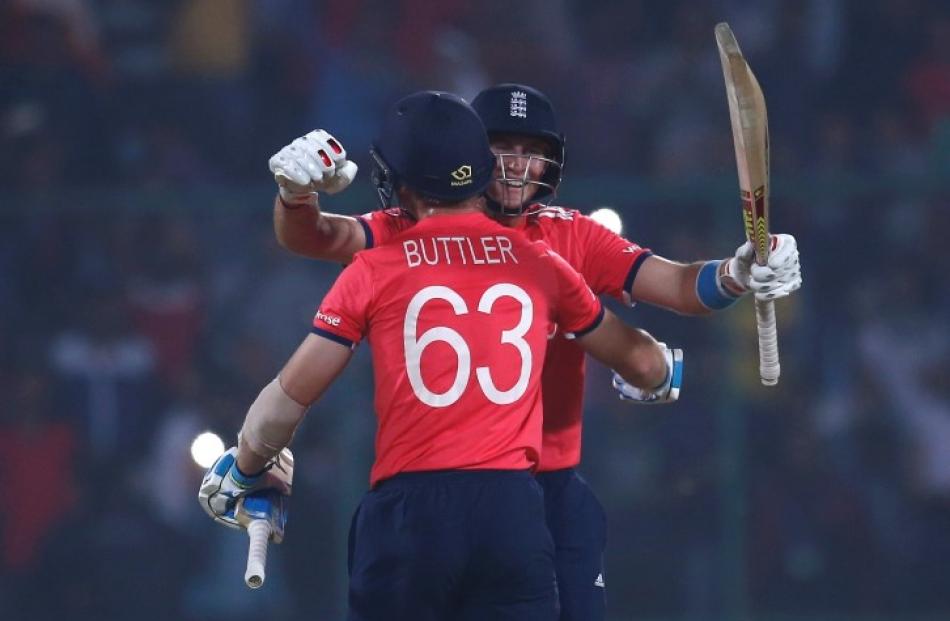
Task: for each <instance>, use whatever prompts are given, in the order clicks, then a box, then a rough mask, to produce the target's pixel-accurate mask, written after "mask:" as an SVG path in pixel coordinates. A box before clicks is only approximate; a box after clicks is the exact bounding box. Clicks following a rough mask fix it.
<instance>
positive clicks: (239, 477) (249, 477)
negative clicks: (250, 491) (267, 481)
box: [229, 460, 263, 489]
mask: <svg viewBox="0 0 950 621" xmlns="http://www.w3.org/2000/svg"><path fill="white" fill-rule="evenodd" d="M229 474H230V476H231V480H232V481H234V482H235V483H237V485H238V487H242V488H244V489H247V488H249V487H253V486H254V484H256V483H257V482H258V481H260V479H261V475H262V474H263V472H258V473H257V474H244V473H243V472H241V469H240V468H238V465H237V460H235V463H234V466H232V467H231V471H230V473H229Z"/></svg>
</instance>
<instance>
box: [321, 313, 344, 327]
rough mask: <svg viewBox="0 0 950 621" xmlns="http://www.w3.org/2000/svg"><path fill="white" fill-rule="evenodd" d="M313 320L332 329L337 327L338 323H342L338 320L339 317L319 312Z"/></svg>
mask: <svg viewBox="0 0 950 621" xmlns="http://www.w3.org/2000/svg"><path fill="white" fill-rule="evenodd" d="M315 319H318V320H320V321H322V322H323V323H325V324H327V325H331V326H333V327H334V328H335V327H337V326H339V325H340V322H341V321H342V319H340V317H339V316H337V315H325V314H324V313H323V312H321V311H317V316H316V317H315Z"/></svg>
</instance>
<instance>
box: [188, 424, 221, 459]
mask: <svg viewBox="0 0 950 621" xmlns="http://www.w3.org/2000/svg"><path fill="white" fill-rule="evenodd" d="M223 452H224V442H223V441H222V440H221V438H219V437H218V435H217V434H215V433H211V432H210V431H206V432H204V433H201V434H198V437H196V438H195V439H194V441H193V442H192V443H191V458H192V459H194V460H195V463H196V464H198V465H199V466H201V467H202V468H209V467H211V464H213V463H214V460H216V459H217V458H218V456H219V455H221V453H223Z"/></svg>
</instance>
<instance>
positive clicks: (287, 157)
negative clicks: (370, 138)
mask: <svg viewBox="0 0 950 621" xmlns="http://www.w3.org/2000/svg"><path fill="white" fill-rule="evenodd" d="M267 165H268V167H269V168H270V171H271V172H272V173H274V180H275V181H276V182H277V185H278V186H280V198H281V199H282V200H283V201H284V203H286V204H288V205H300V204H303V203H312V202H313V200H314V197H315V196H316V193H317V192H326V193H327V194H336V193H337V192H342V191H343V190H345V189H346V188H347V186H349V185H350V183H352V181H353V179H354V178H355V177H356V172H357V170H358V167H357V166H356V164H355V163H354V162H351V161H350V160H348V159H346V149H344V148H343V145H341V144H340V142H339V141H338V140H337V139H336V138H334V137H333V136H331V135H330V134H328V133H327V132H325V131H324V130H322V129H318V130H315V131H312V132H310V133H309V134H307V135H306V136H302V137H300V138H297V139H296V140H294V141H293V142H291V143H290V144H289V145H287V146H286V147H284V148H283V149H281V150H280V151H278V152H277V153H275V154H274V156H273V157H271V158H270V160H269V161H268V163H267Z"/></svg>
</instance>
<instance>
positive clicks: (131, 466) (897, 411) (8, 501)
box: [0, 0, 950, 621]
mask: <svg viewBox="0 0 950 621" xmlns="http://www.w3.org/2000/svg"><path fill="white" fill-rule="evenodd" d="M947 6H948V5H947V3H945V2H938V1H936V0H933V1H925V0H866V1H858V0H811V1H805V0H802V1H791V0H789V1H780V0H765V1H760V2H751V1H750V2H742V1H739V0H714V1H708V2H698V1H697V2H691V1H686V0H678V1H673V0H666V1H665V2H662V3H660V2H648V1H646V0H640V1H635V0H627V1H623V2H621V1H587V2H579V1H570V0H521V1H520V2H504V1H500V0H483V1H481V2H463V1H462V0H441V1H439V2H436V1H435V0H432V1H425V0H401V1H390V2H382V1H379V2H372V1H359V0H347V1H346V2H320V1H304V0H257V1H252V0H192V1H164V2H162V1H157V0H156V1H153V2H149V1H145V0H85V1H84V0H50V1H48V2H38V1H35V0H34V1H29V0H7V1H6V2H4V3H2V4H0V316H2V321H0V394H2V395H4V397H5V398H4V399H2V402H0V489H2V490H4V497H3V499H2V500H0V541H2V545H0V551H2V553H0V577H2V580H0V616H2V618H3V619H5V620H10V621H21V620H27V619H29V620H31V621H45V620H57V621H59V620H73V619H76V620H79V619H97V620H113V619H115V620H124V619H130V620H136V621H145V620H148V619H162V620H167V619H181V620H196V621H197V620H203V619H213V620H217V619H222V620H224V619H227V620H229V621H240V620H242V619H248V620H257V619H260V618H268V619H275V620H282V619H287V620H296V619H338V618H341V616H342V610H343V607H344V602H345V583H346V579H345V576H346V571H345V568H346V562H345V539H346V532H347V529H348V525H349V517H350V513H351V511H352V509H353V508H354V507H355V506H356V503H357V502H358V499H359V496H360V494H361V493H362V492H363V491H364V490H365V487H366V483H367V477H368V465H369V462H370V460H371V458H372V444H371V440H372V435H373V431H374V421H373V415H372V405H371V404H372V375H371V370H370V368H369V356H368V355H367V353H366V351H362V352H361V353H360V354H359V355H358V357H357V359H356V360H355V361H354V363H353V364H352V365H351V367H350V368H349V369H348V370H347V371H346V372H345V374H344V375H343V376H342V378H341V379H340V381H339V382H338V383H337V386H335V387H334V389H333V390H332V391H331V393H330V394H329V395H328V396H327V397H326V398H325V399H324V400H323V401H322V402H321V403H319V404H318V405H317V406H315V407H314V408H313V410H312V411H311V414H310V416H309V418H308V420H307V422H306V424H305V426H304V427H303V428H302V430H301V432H300V433H299V434H298V438H297V440H296V443H295V451H296V455H297V463H298V467H297V475H296V483H297V485H296V488H297V489H296V493H295V495H294V498H293V502H292V507H291V516H290V522H289V526H288V533H287V541H286V542H285V544H284V545H282V546H280V547H279V548H276V547H275V548H272V554H271V562H270V570H271V572H270V576H269V581H268V584H267V585H266V587H265V588H264V589H263V590H261V591H259V592H250V591H248V590H247V589H246V588H245V587H244V586H243V585H242V580H241V578H242V575H243V563H244V554H245V551H246V550H245V542H246V539H245V538H243V536H242V535H239V534H237V533H235V532H233V531H228V530H225V529H222V528H219V527H217V526H215V525H213V524H212V522H211V521H210V520H208V519H207V517H206V516H205V515H204V514H203V513H202V512H201V511H200V509H199V508H198V506H197V504H196V502H195V494H196V490H197V487H198V482H199V480H200V477H201V474H202V472H201V469H200V468H199V467H197V466H196V465H195V464H194V463H193V462H192V461H191V458H190V456H189V448H188V447H189V445H190V443H191V440H192V438H193V437H194V436H195V435H196V434H197V433H199V432H200V431H203V430H205V429H211V430H214V431H216V432H218V433H219V434H221V435H222V436H223V437H224V438H225V441H226V442H228V443H231V442H232V441H233V437H234V433H235V432H236V430H237V428H238V426H239V424H240V421H241V420H242V418H243V416H244V413H245V412H246V409H247V406H248V405H249V404H250V402H251V401H252V400H253V398H254V397H255V396H256V394H257V392H258V391H259V389H260V388H261V386H263V385H264V384H265V383H266V382H268V381H269V380H270V379H271V378H272V377H273V376H274V374H275V373H276V372H277V370H278V369H279V367H280V365H281V364H282V363H283V361H284V360H285V359H286V357H287V356H288V355H289V353H290V352H291V351H292V350H293V348H294V347H295V345H296V344H297V342H298V341H299V340H300V339H301V338H302V337H303V336H304V335H305V334H306V333H307V331H308V326H309V321H310V318H311V316H312V313H313V311H314V309H315V307H316V305H317V303H318V302H319V300H320V299H321V297H322V295H323V294H324V293H325V292H326V290H327V289H328V287H329V284H330V283H331V282H332V280H333V278H334V277H335V275H336V274H337V273H338V271H339V268H338V267H337V266H333V265H328V264H321V263H316V262H312V261H308V260H305V259H301V258H298V257H294V256H291V255H289V254H288V253H286V252H285V251H283V250H281V249H280V248H279V247H278V246H277V245H276V243H275V241H274V239H273V233H272V229H271V225H270V210H271V199H272V196H273V191H274V186H273V183H272V179H271V176H270V173H269V171H268V170H267V159H268V158H269V157H270V155H271V154H273V153H274V152H275V151H277V150H278V149H279V148H280V147H281V146H283V145H284V144H286V143H287V142H289V141H290V140H292V139H293V138H295V137H297V136H299V135H302V134H304V133H306V132H307V131H309V130H311V129H314V128H318V127H319V128H326V129H327V130H329V131H330V132H331V133H333V134H334V135H336V136H337V137H338V138H339V139H340V140H341V142H343V144H344V145H345V146H346V147H347V148H348V150H349V151H350V154H351V157H353V158H354V159H355V160H356V161H357V162H358V163H359V164H360V165H361V167H362V172H361V173H360V175H359V177H358V178H357V181H356V182H355V183H354V186H353V187H352V188H351V189H350V190H348V191H347V192H346V193H344V194H342V195H339V196H335V197H329V198H326V199H325V201H324V205H325V207H326V208H327V209H329V210H333V211H338V212H342V213H354V214H355V213H362V212H365V211H369V210H371V209H373V208H374V205H375V203H374V196H373V193H372V191H371V189H370V188H369V186H368V177H369V176H368V174H367V173H368V170H369V167H368V162H367V159H368V158H367V151H366V149H367V146H368V144H369V141H370V140H371V139H372V138H373V136H374V134H375V132H376V129H377V122H378V120H379V118H380V116H381V114H382V111H383V110H384V109H385V108H386V107H387V106H388V105H389V104H390V103H392V102H393V101H394V100H396V99H397V98H399V97H401V96H403V95H405V94H407V93H409V92H411V91H414V90H417V89H420V88H438V89H443V90H451V91H455V92H458V93H459V94H461V95H463V96H465V97H467V98H471V97H472V96H473V95H474V94H475V93H476V92H478V91H479V90H480V89H481V88H483V87H485V86H488V85H490V84H493V83H496V82H500V81H521V82H526V83H529V84H532V85H534V86H536V87H538V88H540V89H542V90H543V91H545V92H546V93H547V94H549V95H550V96H551V98H552V99H553V101H554V103H555V105H556V107H557V109H558V111H559V113H560V117H561V121H562V124H563V127H564V130H565V133H566V134H567V165H566V169H565V181H564V183H563V185H562V191H561V196H560V199H559V200H560V202H561V203H562V204H565V205H568V206H572V207H577V208H579V209H582V210H583V211H585V212H588V211H590V210H591V209H593V208H595V207H598V206H603V205H609V206H611V207H613V208H615V209H617V210H618V211H619V212H620V213H621V214H622V216H623V218H624V222H625V231H624V232H625V234H626V235H627V236H628V237H629V238H630V239H631V240H633V241H636V242H638V243H640V244H642V245H644V246H648V247H650V248H652V249H653V250H654V251H655V252H657V253H658V254H661V255H663V256H666V257H670V258H674V259H678V260H683V261H691V260H698V259H705V258H714V257H724V256H728V255H730V254H731V253H732V252H733V251H734V249H735V247H736V246H737V245H738V244H739V243H740V242H741V240H742V229H741V220H740V213H739V204H738V199H737V184H736V174H735V163H734V157H733V151H732V143H731V135H730V131H729V121H728V112H727V109H726V105H725V92H724V88H723V83H722V75H721V71H720V66H719V59H718V55H717V53H716V47H715V41H714V38H713V26H714V24H715V23H716V22H718V21H729V22H730V23H731V24H732V27H733V30H734V31H735V32H736V35H737V37H738V39H739V42H740V44H741V45H742V47H743V51H744V52H745V53H746V56H747V57H748V58H749V61H750V63H751V64H752V67H753V69H754V70H755V72H756V74H757V76H758V78H759V81H760V83H761V84H762V86H763V88H764V90H765V94H766V99H767V101H768V105H769V114H770V129H771V136H772V145H773V150H772V171H773V201H772V207H773V229H774V230H775V231H781V232H789V233H793V234H794V235H795V236H796V238H797V239H798V244H799V247H800V249H801V253H802V264H803V272H804V287H803V289H802V290H801V291H800V292H798V293H796V294H795V295H794V296H793V297H792V298H791V299H789V300H785V301H782V302H780V303H779V304H778V307H777V312H778V315H779V320H780V329H779V335H780V346H781V351H782V371H783V375H782V380H781V383H780V384H779V386H778V387H776V388H769V389H767V388H763V387H762V386H761V385H759V383H758V378H757V368H756V366H757V358H756V353H755V352H756V342H755V336H754V319H753V310H752V305H751V303H750V302H749V301H747V300H746V301H743V302H740V303H739V304H737V305H736V307H735V308H733V309H731V310H729V311H726V312H724V313H720V314H718V315H715V316H713V317H711V318H705V319H690V318H682V317H678V316H675V315H673V314H670V313H666V312H662V311H658V310H656V309H651V308H646V307H642V306H640V307H637V308H635V309H632V310H629V311H622V312H623V314H624V316H625V317H626V318H627V319H629V320H630V321H632V322H635V323H637V324H639V325H642V326H644V327H646V328H647V329H649V330H651V331H652V332H654V333H655V334H658V335H661V336H662V337H663V338H664V339H665V340H666V341H667V342H669V343H671V344H675V345H677V346H681V347H683V348H685V350H686V379H685V389H684V392H683V396H682V398H681V400H680V401H679V403H678V404H676V405H674V406H671V407H666V408H653V409H651V408H635V407H627V406H626V405H624V404H621V403H619V402H618V401H617V400H616V399H615V396H614V393H613V391H612V390H611V389H610V387H609V374H608V373H606V372H605V371H604V370H603V369H601V368H599V367H597V366H596V365H591V369H590V373H589V378H588V395H589V396H588V401H587V405H588V413H587V416H586V421H587V423H586V431H585V434H586V435H585V445H584V461H583V464H582V467H581V471H582V472H583V473H584V475H585V476H586V477H587V478H588V479H589V481H590V482H591V484H592V486H593V487H594V489H595V490H596V491H597V492H598V494H599V496H600V498H601V499H602V501H603V503H604V505H605V506H606V509H607V512H608V516H609V529H610V530H609V546H608V550H607V573H606V581H607V585H608V593H609V600H610V609H611V615H612V617H611V618H612V619H614V620H628V619H654V620H672V619H697V620H700V619H728V620H733V619H782V620H804V619H835V620H838V619H842V620H844V619H847V620H854V621H860V620H870V619H889V620H890V619H898V620H899V619H905V620H910V619H944V618H948V617H950V588H948V572H947V569H948V561H947V559H948V554H950V450H948V448H950V347H948V346H950V341H948V339H950V335H948V327H950V326H948V317H950V287H948V284H947V278H946V274H947V272H948V270H950V261H948V257H950V253H948V252H947V251H946V247H947V243H946V241H945V240H946V235H947V231H948V230H950V210H948V207H950V205H948V200H947V199H948V196H950V182H948V181H947V178H948V174H950V11H948V10H947ZM364 349H365V348H364Z"/></svg>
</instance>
